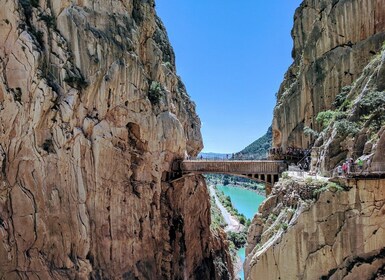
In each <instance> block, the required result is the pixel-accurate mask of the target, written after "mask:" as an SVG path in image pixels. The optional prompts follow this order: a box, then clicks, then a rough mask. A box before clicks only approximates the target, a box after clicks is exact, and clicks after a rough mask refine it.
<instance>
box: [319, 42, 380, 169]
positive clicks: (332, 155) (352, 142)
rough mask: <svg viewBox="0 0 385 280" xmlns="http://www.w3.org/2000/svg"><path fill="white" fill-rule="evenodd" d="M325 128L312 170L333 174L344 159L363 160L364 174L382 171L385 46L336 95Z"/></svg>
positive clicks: (320, 135)
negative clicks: (349, 83) (352, 80)
mask: <svg viewBox="0 0 385 280" xmlns="http://www.w3.org/2000/svg"><path fill="white" fill-rule="evenodd" d="M334 104H335V110H334V111H329V112H330V113H331V119H330V120H329V124H328V126H327V127H326V128H325V129H324V130H323V131H322V132H321V133H320V134H319V137H318V138H317V139H316V141H315V145H314V148H313V155H314V157H313V164H312V168H313V170H317V171H320V172H322V173H323V174H325V175H329V176H331V175H333V170H335V167H336V166H337V165H339V164H342V163H343V162H344V161H345V160H346V159H347V158H353V159H354V160H356V159H358V158H360V159H361V160H362V161H363V171H364V172H374V173H378V172H383V171H384V170H385V160H384V155H385V43H384V47H383V50H382V52H380V53H378V54H377V55H376V56H375V57H374V58H373V59H372V61H371V62H370V63H369V64H368V65H367V66H366V67H365V69H364V71H363V73H362V75H361V76H360V77H359V78H358V79H357V80H356V81H354V83H353V84H352V85H351V86H348V87H345V88H344V91H343V92H342V93H341V94H339V95H338V96H337V100H336V102H334Z"/></svg>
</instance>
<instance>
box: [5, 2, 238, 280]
mask: <svg viewBox="0 0 385 280" xmlns="http://www.w3.org/2000/svg"><path fill="white" fill-rule="evenodd" d="M0 5H1V9H0V73H1V75H0V167H1V168H0V170H1V172H0V180H1V181H0V240H1V242H0V279H89V278H94V279H215V278H216V279H226V278H227V279H229V278H230V277H231V264H230V263H227V262H229V258H228V254H227V253H226V251H225V248H226V246H227V245H226V244H225V242H223V241H221V239H220V238H219V237H218V234H213V233H211V232H210V230H209V223H210V217H209V216H210V214H209V213H210V211H209V197H208V194H207V190H206V187H205V183H204V180H203V178H201V177H189V178H186V179H184V180H180V181H178V182H177V183H174V184H169V183H167V182H166V181H165V179H166V177H167V172H168V171H169V170H170V164H171V163H172V162H173V160H174V159H176V158H183V157H184V156H185V154H189V155H192V156H194V155H196V154H197V153H198V152H199V151H200V150H201V148H202V140H201V135H200V121H199V119H198V117H197V115H196V113H195V105H194V104H193V103H192V102H191V101H190V99H189V97H188V95H187V93H186V90H185V88H184V85H183V83H182V82H181V80H180V79H179V77H178V76H177V75H176V74H175V63H174V60H175V59H174V53H173V50H172V48H171V47H170V45H169V42H168V38H167V34H166V32H165V30H164V27H163V25H162V23H161V21H160V20H159V19H158V18H157V16H156V14H155V11H154V5H155V4H154V1H153V0H145V1H138V0H124V1H118V0H112V1H87V0H84V1H83V0H78V1H65V0H60V1H50V0H41V1H38V0H31V1H30V0H19V1H18V0H1V1H0ZM218 238H219V239H218ZM221 263H222V266H221V265H219V264H221ZM223 263H225V266H227V267H228V268H229V270H230V271H228V270H226V269H223ZM202 277H203V278H202Z"/></svg>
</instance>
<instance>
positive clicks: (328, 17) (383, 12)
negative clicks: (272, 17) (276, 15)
mask: <svg viewBox="0 0 385 280" xmlns="http://www.w3.org/2000/svg"><path fill="white" fill-rule="evenodd" d="M292 37H293V40H294V48H293V53H292V54H293V58H294V62H293V64H292V66H291V67H290V68H289V70H288V71H287V72H286V74H285V80H284V82H283V83H282V85H281V87H280V89H279V92H278V100H277V104H276V107H275V110H274V119H273V147H283V148H284V149H285V148H287V147H289V146H296V147H304V148H306V147H307V146H308V145H309V144H310V143H311V142H312V139H309V138H308V137H306V136H305V135H304V134H303V128H304V127H305V126H306V127H309V128H312V129H317V130H319V129H320V126H319V124H317V122H316V120H315V118H316V117H317V115H318V113H319V112H321V111H325V110H327V109H330V108H331V107H332V103H333V102H334V100H335V97H336V95H337V94H338V93H339V92H340V91H341V89H342V88H343V87H344V86H346V85H351V84H352V83H353V82H354V81H355V80H356V79H357V78H358V77H359V76H360V75H361V73H362V70H363V68H364V67H365V66H366V65H367V64H368V62H369V61H370V60H371V59H372V58H373V57H374V56H375V55H376V54H377V53H378V51H379V49H380V48H381V46H382V44H383V42H384V40H385V9H384V2H383V0H351V1H342V0H333V1H329V0H328V1H326V0H305V1H303V3H302V4H301V6H300V7H299V8H298V9H297V11H296V13H295V16H294V27H293V30H292Z"/></svg>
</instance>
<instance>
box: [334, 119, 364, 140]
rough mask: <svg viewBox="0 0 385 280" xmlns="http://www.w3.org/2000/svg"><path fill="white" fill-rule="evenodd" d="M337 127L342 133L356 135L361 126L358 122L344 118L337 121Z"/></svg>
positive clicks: (339, 132)
mask: <svg viewBox="0 0 385 280" xmlns="http://www.w3.org/2000/svg"><path fill="white" fill-rule="evenodd" d="M335 128H336V130H337V132H338V134H340V135H345V136H347V135H354V134H356V133H357V132H358V131H360V127H359V126H358V124H357V123H355V122H351V121H348V120H347V119H342V120H340V121H336V122H335Z"/></svg>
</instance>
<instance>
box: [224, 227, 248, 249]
mask: <svg viewBox="0 0 385 280" xmlns="http://www.w3.org/2000/svg"><path fill="white" fill-rule="evenodd" d="M227 239H228V240H229V241H230V242H232V243H233V244H234V246H235V248H237V249H239V248H242V247H243V246H245V244H246V241H247V231H245V230H243V231H241V232H229V233H228V234H227Z"/></svg>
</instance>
